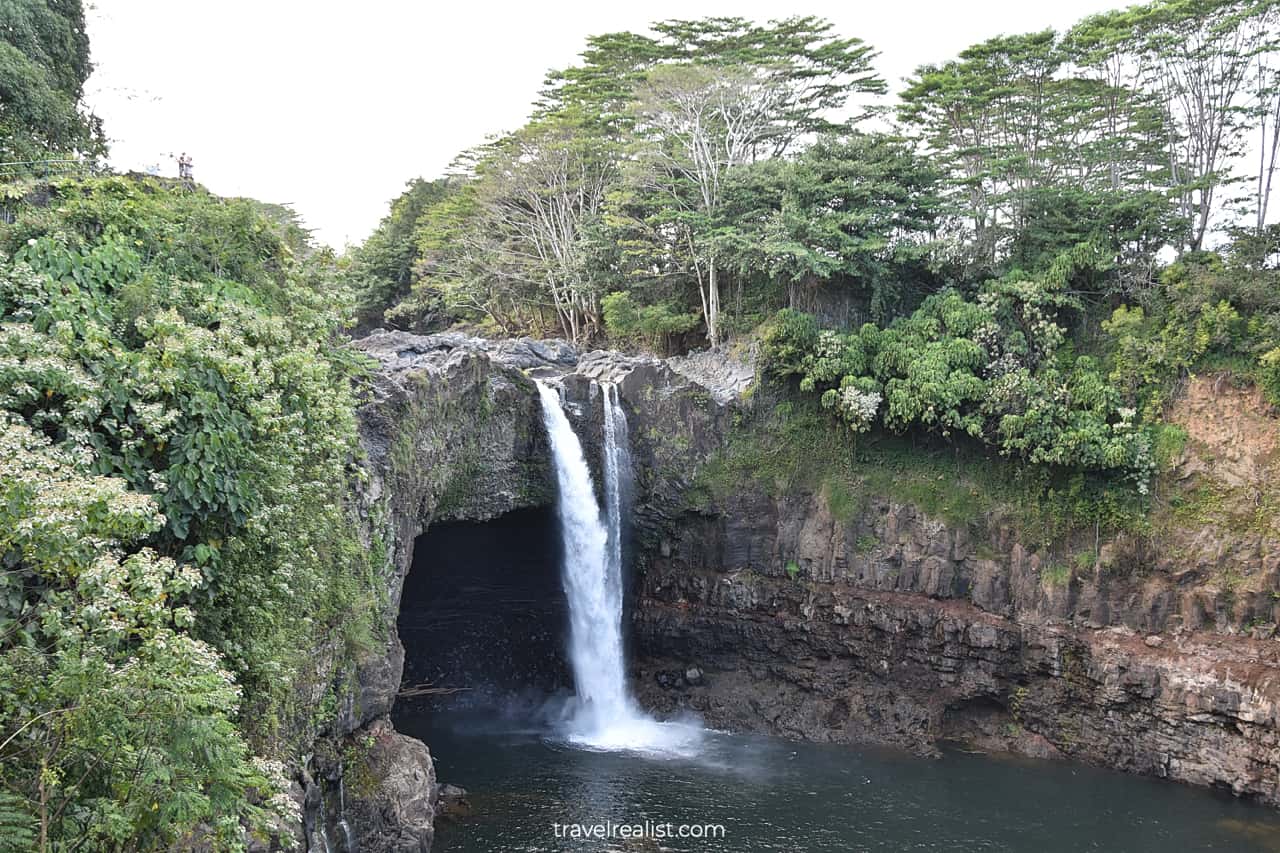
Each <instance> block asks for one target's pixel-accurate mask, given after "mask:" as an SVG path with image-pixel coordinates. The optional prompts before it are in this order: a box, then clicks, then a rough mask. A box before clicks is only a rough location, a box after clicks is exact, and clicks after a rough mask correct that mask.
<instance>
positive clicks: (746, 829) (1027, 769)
mask: <svg viewBox="0 0 1280 853" xmlns="http://www.w3.org/2000/svg"><path fill="white" fill-rule="evenodd" d="M396 725H397V727H399V728H401V729H402V730H403V731H406V732H407V733H409V734H413V735H415V736H417V737H420V738H422V739H423V740H425V741H426V742H427V743H428V744H430V746H431V752H432V754H433V755H434V756H435V760H436V762H437V771H438V773H439V777H440V780H441V781H442V782H451V783H454V784H457V785H461V786H463V787H465V788H467V789H468V790H469V791H470V797H469V799H470V802H471V805H472V815H471V816H470V817H468V818H465V819H463V820H461V821H458V822H455V823H452V824H448V825H443V826H441V828H440V830H439V834H438V838H437V846H436V847H435V848H433V849H434V850H436V851H438V853H507V851H509V853H517V851H519V853H542V851H562V850H574V851H582V850H593V851H594V850H602V851H604V850H609V851H733V853H753V851H796V853H804V851H833V853H834V851H842V852H843V851H864V850H866V851H989V850H999V851H1026V853H1066V851H1093V850H1103V851H1126V853H1127V851H1134V853H1141V852H1142V851H1152V853H1178V851H1197V850H1223V851H1235V853H1250V851H1280V812H1276V811H1274V810H1272V809H1269V808H1266V807H1262V806H1257V805H1253V804H1250V803H1245V802H1240V801H1238V800H1235V799H1233V798H1231V797H1230V796H1227V795H1222V794H1217V793H1214V792H1210V791H1204V790H1198V789H1194V788H1190V787H1186V786H1182V785H1177V784H1172V783H1167V782H1160V781H1158V780H1151V779H1142V778H1137V777H1133V776H1128V775H1124V774H1120V773H1113V772H1109V771H1104V770H1097V769H1093V768H1087V767H1079V766H1073V765H1069V764H1065V763H1058V762H1040V761H1031V760H1022V759H995V758H989V757H983V756H976V755H969V754H964V753H960V752H952V753H948V754H947V755H946V756H945V757H944V758H942V759H940V760H928V759H919V758H914V757H911V756H909V755H907V754H904V753H900V752H896V751H889V750H878V749H865V748H855V747H839V746H822V745H815V744H797V743H790V742H786V741H780V740H775V739H771V738H759V737H750V736H739V735H721V734H709V735H708V738H707V741H706V744H705V749H704V750H703V752H702V753H701V754H700V756H699V757H698V758H697V759H662V758H652V757H645V756H640V755H634V754H621V753H599V752H587V751H583V750H580V749H574V748H570V747H567V746H564V745H562V744H559V743H557V742H556V741H555V740H554V738H553V737H550V736H548V735H547V734H546V733H544V732H539V731H537V730H536V729H533V728H528V727H526V728H524V729H523V730H521V729H520V728H519V727H517V726H514V725H512V724H505V725H504V724H501V723H498V722H494V721H489V722H485V723H477V722H476V720H475V718H474V715H469V716H467V717H462V716H449V715H437V716H434V717H432V716H427V715H412V714H404V713H401V714H398V719H397V721H396ZM646 820H647V821H650V822H652V823H653V824H667V823H670V824H699V825H701V824H721V825H723V826H724V833H725V835H724V837H723V838H722V839H718V840H681V839H663V840H655V839H653V838H649V839H644V840H621V839H618V840H614V841H612V842H610V841H600V840H579V841H574V840H572V839H569V838H565V837H561V838H557V837H556V835H555V829H554V825H555V824H557V823H559V824H572V823H588V824H597V823H604V822H606V821H613V822H614V823H619V824H620V823H626V824H641V825H642V824H644V822H645V821H646ZM570 831H571V830H562V833H565V832H570ZM615 834H616V832H615Z"/></svg>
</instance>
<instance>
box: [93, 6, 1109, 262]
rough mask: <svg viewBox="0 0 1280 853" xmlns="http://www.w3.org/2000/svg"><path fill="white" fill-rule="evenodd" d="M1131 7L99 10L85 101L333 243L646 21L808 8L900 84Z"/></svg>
mask: <svg viewBox="0 0 1280 853" xmlns="http://www.w3.org/2000/svg"><path fill="white" fill-rule="evenodd" d="M1122 5H1125V3H1124V0H1058V2H1053V3H1046V2H1040V0H990V2H984V0H970V2H966V3H960V2H955V0H896V2H883V0H879V1H878V2H869V1H868V0H861V2H858V0H853V2H851V1H850V0H812V2H809V3H807V4H806V5H804V6H800V5H793V4H792V3H783V2H778V0H773V2H761V0H640V1H639V2H608V0H603V2H527V3H522V4H516V3H493V2H484V0H479V2H467V0H451V2H390V0H363V2H360V3H349V2H342V3H339V2H332V1H331V0H330V1H329V2H326V0H253V2H249V0H218V2H208V1H207V0H206V2H195V0H98V2H97V3H96V4H95V5H94V7H93V8H91V9H90V11H89V35H90V39H91V43H92V49H93V61H94V64H95V67H96V70H95V72H94V75H93V77H92V78H91V79H90V80H89V84H88V100H89V103H90V105H91V106H92V107H93V108H94V109H95V110H96V111H97V113H98V115H100V116H102V118H103V120H104V121H105V123H106V131H107V135H108V136H109V137H110V139H111V143H112V158H111V159H112V162H113V165H115V166H116V167H118V168H124V169H145V168H146V167H147V166H150V165H158V166H159V167H160V169H161V172H162V173H163V174H176V172H177V167H176V164H175V163H174V161H173V160H172V159H171V155H172V156H176V155H177V154H178V153H180V152H182V151H186V152H187V153H188V154H190V155H191V156H192V158H193V159H194V161H195V169H194V171H195V177H196V179H197V180H198V181H200V182H201V183H203V184H205V185H206V186H208V187H209V188H210V189H211V190H212V191H214V192H217V193H221V194H223V195H247V196H252V197H254V198H259V199H262V200H264V201H272V202H288V203H290V204H292V205H293V207H294V208H295V209H296V210H297V211H298V212H299V213H300V214H302V216H303V217H304V219H305V220H306V222H307V224H308V225H309V226H310V227H311V228H314V229H315V231H316V236H317V237H318V238H319V239H320V240H322V241H324V242H327V243H329V244H331V245H333V246H335V247H338V248H341V247H342V246H343V245H345V244H346V243H349V242H350V243H358V242H360V241H361V240H363V239H364V238H365V237H366V236H367V235H368V233H369V232H370V231H371V230H372V229H373V227H374V226H375V225H376V224H377V222H378V220H379V219H380V218H381V217H382V216H383V214H384V213H385V212H386V205H387V202H388V201H389V200H390V199H391V198H393V197H394V196H396V195H398V194H399V192H400V190H401V189H402V188H403V186H404V183H405V182H406V181H408V180H409V179H411V178H414V177H417V176H424V177H434V176H436V175H439V174H440V173H442V172H443V171H444V170H445V168H446V167H447V166H448V164H449V163H450V161H451V160H452V159H453V157H454V155H456V154H457V153H458V152H459V151H461V150H462V149H464V148H468V147H470V146H472V145H475V144H477V143H479V142H482V141H483V140H484V139H485V137H486V136H488V135H490V134H494V133H498V132H500V131H504V130H512V129H515V128H516V127H518V126H519V125H520V124H521V123H523V120H524V118H525V117H526V115H527V114H528V111H529V107H530V104H531V102H532V101H533V99H534V97H535V96H536V95H537V92H538V90H539V88H540V87H541V83H542V79H543V76H544V75H545V73H546V71H547V70H548V69H551V68H562V67H565V66H567V65H572V64H573V63H574V62H575V60H576V57H577V55H578V53H579V51H580V50H581V49H582V46H583V40H584V39H585V38H586V37H587V36H588V35H592V34H595V33H602V32H612V31H617V30H643V29H644V28H645V27H646V25H647V24H649V23H650V22H652V21H657V20H663V19H666V18H677V17H678V18H696V17H704V16H708V15H739V16H742V17H746V18H752V19H756V20H767V19H770V18H779V17H786V16H788V15H790V14H814V15H819V16H821V17H824V18H827V19H829V20H831V21H832V22H833V23H834V24H835V26H836V31H837V32H838V33H840V34H841V35H846V36H858V37H859V38H862V39H864V40H865V41H867V42H869V43H871V44H872V45H874V46H875V47H876V48H877V49H878V50H879V51H880V52H881V56H880V59H879V60H878V61H877V65H878V69H879V71H880V73H881V74H882V75H883V76H884V77H885V78H886V79H887V80H889V82H890V86H891V89H894V88H896V86H897V84H898V82H899V81H900V80H901V78H902V77H904V76H906V75H908V74H910V73H911V71H912V70H913V69H914V68H915V67H916V66H918V65H920V64H922V63H926V62H939V61H942V60H945V59H948V58H950V57H953V56H954V55H955V54H956V53H957V52H959V51H960V50H962V49H963V48H965V47H967V46H968V45H970V44H973V43H975V42H978V41H981V40H983V39H986V38H989V37H991V36H994V35H998V34H1000V33H1019V32H1029V31H1032V30H1037V29H1042V28H1044V27H1047V26H1052V27H1056V28H1058V29H1063V28H1066V27H1068V26H1070V25H1071V24H1073V23H1074V22H1075V21H1077V20H1078V19H1080V18H1081V17H1084V16H1085V15H1088V14H1091V13H1093V12H1098V11H1102V10H1104V9H1109V8H1115V7H1117V6H1122Z"/></svg>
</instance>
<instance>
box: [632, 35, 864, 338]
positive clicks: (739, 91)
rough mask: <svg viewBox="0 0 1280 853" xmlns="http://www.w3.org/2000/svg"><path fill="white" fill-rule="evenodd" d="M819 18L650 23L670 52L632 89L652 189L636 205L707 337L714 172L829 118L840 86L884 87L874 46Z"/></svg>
mask: <svg viewBox="0 0 1280 853" xmlns="http://www.w3.org/2000/svg"><path fill="white" fill-rule="evenodd" d="M830 29H831V25H830V24H828V23H826V22H824V21H820V20H818V19H816V18H791V19H788V20H785V21H778V22H773V23H771V24H770V25H768V26H763V27H762V26H757V25H753V24H750V23H748V22H746V21H744V20H742V19H740V18H711V19H707V20H703V21H667V22H664V23H661V24H656V25H654V30H655V31H657V32H658V33H659V34H660V36H661V37H662V38H661V44H663V45H665V46H666V47H667V49H668V51H669V53H670V55H671V56H672V57H673V59H672V60H671V61H668V62H663V63H659V64H657V65H655V66H654V67H653V68H651V69H650V70H649V71H648V73H647V74H646V75H645V77H644V78H643V81H642V82H641V83H640V84H639V86H638V87H637V89H636V91H635V93H634V99H635V102H634V115H635V117H636V119H635V133H636V136H637V138H638V139H637V142H638V144H637V149H638V151H637V158H638V161H639V163H640V164H641V165H642V167H643V168H642V169H641V170H640V171H639V176H640V177H639V179H638V180H639V181H640V183H641V184H642V185H643V187H644V189H645V190H646V191H648V192H649V193H650V194H653V195H656V197H657V198H658V199H661V201H653V202H651V203H650V204H649V205H648V210H649V211H650V217H649V218H650V222H651V224H652V225H653V226H654V227H655V230H656V232H657V233H660V234H662V235H663V237H662V239H663V241H664V242H666V243H668V244H669V245H672V246H678V247H680V251H681V253H682V254H683V255H684V256H685V259H686V262H687V267H688V268H689V269H690V271H691V274H692V277H693V279H694V280H695V281H696V283H697V286H698V293H699V302H700V306H701V310H702V314H703V318H704V320H705V323H706V327H707V338H708V340H710V341H711V343H712V344H713V345H715V344H718V343H719V342H720V341H721V340H722V338H723V329H722V325H721V293H720V290H721V281H720V278H721V272H722V264H721V263H720V260H719V257H718V251H717V246H718V241H717V239H716V233H715V228H716V224H715V223H716V221H717V219H718V218H719V217H720V214H721V208H722V205H723V202H724V185H725V180H726V176H727V175H728V174H729V172H730V171H731V170H733V169H736V168H739V167H741V166H744V165H746V164H748V163H752V162H755V161H757V160H759V159H761V158H766V157H775V156H779V155H782V154H783V153H785V152H786V151H787V149H788V148H790V147H791V146H792V145H793V144H794V143H795V142H796V141H797V140H798V139H801V138H802V137H805V136H807V135H811V134H813V133H815V132H818V131H821V130H824V129H829V128H831V127H833V126H834V125H833V117H832V116H833V113H834V111H835V110H838V109H841V108H843V107H844V106H846V104H847V103H848V101H849V99H850V98H851V97H852V96H854V95H857V94H861V95H875V94H879V93H881V92H883V91H884V88H885V85H884V81H883V80H882V79H881V78H880V77H878V76H877V75H876V74H875V71H874V69H873V67H872V64H871V63H872V59H873V58H874V57H875V53H874V51H873V50H872V49H871V48H870V47H869V46H868V45H866V44H864V43H863V42H861V41H860V40H858V39H837V38H834V37H832V36H831V35H830ZM673 234H674V237H675V239H671V237H672V235H673Z"/></svg>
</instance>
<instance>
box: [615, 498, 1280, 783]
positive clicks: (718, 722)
mask: <svg viewBox="0 0 1280 853" xmlns="http://www.w3.org/2000/svg"><path fill="white" fill-rule="evenodd" d="M668 531H669V534H670V535H669V538H667V539H665V540H663V541H662V543H661V545H660V547H659V549H658V551H657V553H656V554H655V555H654V556H653V557H652V559H651V560H650V562H649V565H648V568H647V571H646V572H645V576H644V578H643V581H642V586H641V592H640V595H639V598H638V602H637V605H636V608H635V611H634V617H633V618H634V624H635V629H636V632H637V647H638V649H639V652H640V656H639V661H638V663H637V679H636V680H637V684H638V689H639V691H640V694H641V696H642V699H643V701H644V702H645V703H646V704H647V705H648V706H650V707H651V708H653V709H655V710H657V711H660V712H674V711H676V710H678V709H691V710H693V711H695V712H697V713H699V714H701V715H702V716H703V717H704V718H705V719H706V720H707V722H708V723H710V724H712V725H714V726H718V727H724V728H729V729H735V730H752V731H762V732H768V733H772V734H776V735H781V736H784V737H792V738H801V739H808V740H819V741H841V742H874V743H888V744H893V745H897V746H901V747H905V748H907V749H911V750H915V751H917V752H923V753H926V754H931V753H935V752H936V750H937V745H938V744H939V743H940V742H942V741H946V740H955V741H962V742H964V743H966V744H969V745H971V746H974V747H977V748H980V749H989V750H1004V751H1013V752H1019V753H1024V754H1028V755H1032V756H1038V757H1045V758H1057V757H1067V758H1072V759H1075V760H1082V761H1087V762H1090V763H1093V764H1098V765H1103V766H1107V767H1112V768H1116V769H1120V770H1126V771H1130V772H1135V773H1141V774H1146V775H1152V776H1158V777H1163V778H1169V779H1174V780H1178V781H1182V782H1188V783H1192V784H1197V785H1205V786H1213V787H1220V788H1224V789H1227V790H1230V791H1232V792H1233V793H1235V794H1237V795H1241V796H1249V797H1256V798H1258V799H1261V800H1264V801H1266V802H1269V803H1273V804H1278V805H1280V773H1278V771H1280V738H1278V737H1277V723H1278V722H1280V716H1278V714H1280V642H1277V641H1276V640H1274V639H1259V638H1257V637H1255V636H1251V635H1250V633H1249V632H1248V631H1246V630H1243V629H1241V628H1237V629H1232V630H1224V631H1217V630H1214V625H1215V623H1214V622H1213V621H1212V620H1209V621H1205V620H1201V622H1200V623H1199V626H1198V627H1199V628H1200V630H1190V629H1189V628H1188V627H1187V623H1186V622H1185V621H1184V620H1183V619H1182V618H1181V615H1180V614H1179V613H1178V612H1177V609H1176V608H1170V607H1169V605H1168V602H1169V600H1170V596H1169V595H1167V594H1166V593H1168V592H1169V590H1168V589H1167V586H1160V585H1157V586H1156V587H1155V588H1156V589H1158V590H1160V592H1159V593H1158V594H1155V595H1150V596H1147V597H1144V596H1143V595H1142V594H1141V591H1142V589H1144V588H1150V587H1151V583H1152V582H1151V580H1150V579H1144V580H1141V581H1135V582H1134V583H1132V584H1122V583H1117V582H1114V581H1109V580H1108V578H1107V572H1106V570H1105V569H1104V568H1102V567H1097V568H1095V570H1094V572H1093V573H1092V574H1091V575H1090V576H1087V577H1083V578H1074V579H1071V580H1069V581H1066V582H1061V581H1059V580H1058V579H1057V578H1055V577H1053V576H1052V575H1051V574H1050V573H1048V572H1046V571H1045V569H1046V568H1047V566H1045V565H1044V564H1043V562H1042V560H1041V558H1040V556H1039V555H1036V554H1032V553H1029V552H1028V551H1027V550H1026V549H1024V548H1023V547H1022V546H1021V545H1020V544H1019V543H1018V542H1016V541H1008V540H1005V541H1003V542H1000V541H999V540H996V542H997V544H999V545H1000V546H1001V548H1002V550H992V549H991V546H990V545H986V546H984V547H982V548H978V547H976V546H975V544H974V541H973V533H972V531H969V530H967V529H960V530H957V529H952V528H950V527H948V526H947V525H946V524H944V523H942V522H940V521H938V520H935V519H931V518H929V517H927V516H925V515H924V514H922V513H920V512H919V511H918V510H916V509H915V508H913V507H911V506H907V505H902V504H895V503H893V502H891V501H887V500H871V501H869V502H868V504H867V507H866V509H865V510H864V511H863V512H861V513H860V514H857V515H855V516H854V517H853V518H849V519H847V520H845V521H837V520H836V519H834V518H833V517H832V513H831V511H830V508H829V507H828V506H827V505H826V503H825V500H824V499H823V497H822V496H821V495H797V496H789V498H787V499H783V500H780V501H773V500H771V499H769V498H766V497H764V496H761V495H743V496H741V497H739V498H736V499H734V500H732V501H730V502H729V503H728V504H726V505H725V506H722V507H720V508H719V511H718V512H715V513H714V514H705V513H688V514H686V515H685V516H683V517H682V518H680V519H677V520H676V521H675V522H674V523H673V524H672V525H670V526H669V527H668ZM1183 598H1184V599H1185V600H1186V602H1189V604H1188V605H1187V606H1188V607H1189V608H1190V609H1192V610H1195V607H1193V606H1192V605H1194V604H1195V602H1197V601H1199V598H1198V594H1197V593H1196V592H1195V591H1187V592H1185V593H1184V595H1183ZM1173 600H1175V601H1176V599H1173ZM1153 601H1154V602H1156V603H1157V605H1158V606H1154V607H1153V605H1152V602H1153ZM1099 614H1105V618H1106V623H1104V624H1100V623H1099V622H1098V621H1097V619H1098V617H1099ZM1255 633H1256V632H1255ZM690 672H693V673H694V674H695V677H692V678H691V677H690V676H689V673H690Z"/></svg>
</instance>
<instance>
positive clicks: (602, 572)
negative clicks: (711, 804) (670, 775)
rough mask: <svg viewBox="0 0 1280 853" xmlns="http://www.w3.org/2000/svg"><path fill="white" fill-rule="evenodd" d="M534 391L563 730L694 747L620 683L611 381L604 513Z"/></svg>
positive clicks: (577, 453) (622, 438)
mask: <svg viewBox="0 0 1280 853" xmlns="http://www.w3.org/2000/svg"><path fill="white" fill-rule="evenodd" d="M538 393H539V395H540V398H541V402H542V416H543V420H544V422H545V424H546V428H547V436H548V438H549V439H550V442H551V454H552V460H553V462H554V463H555V469H556V484H557V486H558V488H559V500H558V509H559V514H560V531H561V536H562V537H563V539H564V566H563V570H562V574H563V578H564V588H565V596H566V598H567V599H568V601H569V663H570V666H571V667H572V669H573V681H574V688H575V691H576V694H577V695H576V700H575V702H574V703H573V706H572V707H571V708H570V709H569V710H568V713H567V715H566V718H565V720H564V724H563V735H564V737H565V739H566V740H567V741H569V742H570V743H573V744H574V745H577V746H581V747H584V748H587V749H599V750H631V751H636V752H643V753H656V754H665V755H676V756H683V757H687V756H692V755H695V754H697V752H698V751H699V749H700V746H701V743H702V738H703V732H702V729H701V727H700V726H698V725H696V724H693V723H689V722H682V721H674V722H659V721H658V720H655V719H653V718H652V717H650V716H649V715H647V714H645V713H644V712H643V711H641V710H640V708H639V706H638V705H637V704H636V702H635V699H634V698H633V697H632V696H631V694H630V692H629V691H628V690H627V682H626V666H625V661H624V658H623V646H622V516H623V507H622V494H623V487H622V480H623V477H624V475H625V470H624V469H625V468H626V463H627V459H628V451H627V445H626V417H625V415H624V413H623V411H622V408H621V405H620V404H619V401H618V397H617V389H616V388H613V387H612V386H604V406H605V435H604V439H605V441H604V465H603V473H604V477H605V484H604V486H605V487H604V490H603V491H604V495H605V502H606V511H605V513H602V512H601V509H600V505H599V503H598V502H597V501H596V495H595V489H594V487H593V484H592V481H591V469H590V468H589V467H588V466H587V460H586V457H585V456H584V455H583V452H582V443H581V442H580V441H579V440H578V436H577V434H576V433H575V432H574V431H573V426H572V425H571V424H570V423H569V419H568V417H567V416H566V415H565V413H564V409H563V408H562V407H561V404H560V395H559V394H558V393H557V392H556V390H555V389H553V388H551V387H549V386H547V385H544V384H542V383H541V382H539V383H538ZM606 520H607V522H608V526H606Z"/></svg>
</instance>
